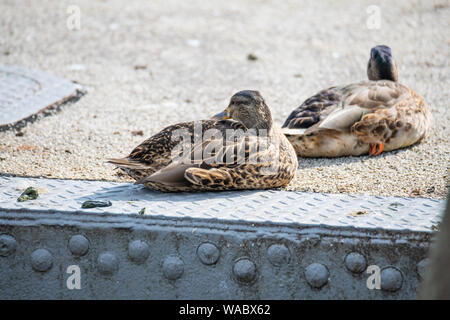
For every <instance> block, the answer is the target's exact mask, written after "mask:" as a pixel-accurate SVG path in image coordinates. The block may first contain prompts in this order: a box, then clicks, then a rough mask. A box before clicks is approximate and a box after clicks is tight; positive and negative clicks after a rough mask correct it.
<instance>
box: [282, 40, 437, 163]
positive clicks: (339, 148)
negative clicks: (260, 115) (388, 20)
mask: <svg viewBox="0 0 450 320" xmlns="http://www.w3.org/2000/svg"><path fill="white" fill-rule="evenodd" d="M367 76H368V79H369V80H368V81H362V82H359V83H353V84H349V85H344V86H334V87H331V88H328V89H325V90H322V91H320V92H318V93H317V94H315V95H313V96H312V97H310V98H308V99H306V100H305V101H304V102H303V103H302V104H301V105H300V106H299V107H298V108H297V109H295V110H294V111H292V113H291V114H290V115H289V116H288V118H287V119H286V121H285V122H284V124H283V125H282V131H283V133H284V134H285V135H286V137H287V138H288V140H289V141H290V142H291V143H292V145H293V146H294V149H295V151H296V153H297V155H298V156H300V157H330V158H331V157H341V156H360V155H365V154H368V155H369V156H378V155H380V154H381V153H382V152H383V151H392V150H396V149H400V148H405V147H408V146H410V145H413V144H415V143H417V142H419V141H421V140H422V139H423V138H424V137H425V136H426V135H427V134H428V133H429V131H430V128H431V121H432V115H431V109H430V106H429V105H428V104H427V103H426V102H425V100H424V99H423V98H422V97H421V96H420V95H419V94H418V93H417V92H415V91H414V90H413V89H411V88H409V87H407V86H405V85H402V84H400V83H398V65H397V62H396V61H395V60H394V58H393V56H392V50H391V48H389V47H388V46H385V45H378V46H375V47H373V48H372V49H371V51H370V58H369V62H368V65H367Z"/></svg>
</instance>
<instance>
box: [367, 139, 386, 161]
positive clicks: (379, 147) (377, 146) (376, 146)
mask: <svg viewBox="0 0 450 320" xmlns="http://www.w3.org/2000/svg"><path fill="white" fill-rule="evenodd" d="M383 150H384V143H382V142H380V143H371V144H369V156H374V157H376V156H378V155H380V154H381V153H382V152H383Z"/></svg>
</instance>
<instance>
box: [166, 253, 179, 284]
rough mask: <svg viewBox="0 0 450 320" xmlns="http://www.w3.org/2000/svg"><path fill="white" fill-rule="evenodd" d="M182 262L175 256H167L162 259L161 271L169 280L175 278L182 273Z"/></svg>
mask: <svg viewBox="0 0 450 320" xmlns="http://www.w3.org/2000/svg"><path fill="white" fill-rule="evenodd" d="M183 272H184V263H183V261H182V260H181V259H180V258H178V257H177V256H169V257H167V258H166V260H164V263H163V273H164V276H165V277H166V278H167V279H169V280H176V279H178V278H180V277H181V276H182V275H183Z"/></svg>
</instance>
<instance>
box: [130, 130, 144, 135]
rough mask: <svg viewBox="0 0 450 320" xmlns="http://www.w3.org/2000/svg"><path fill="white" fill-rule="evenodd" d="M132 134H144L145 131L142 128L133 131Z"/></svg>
mask: <svg viewBox="0 0 450 320" xmlns="http://www.w3.org/2000/svg"><path fill="white" fill-rule="evenodd" d="M131 134H132V135H133V136H143V135H144V131H142V130H133V131H131Z"/></svg>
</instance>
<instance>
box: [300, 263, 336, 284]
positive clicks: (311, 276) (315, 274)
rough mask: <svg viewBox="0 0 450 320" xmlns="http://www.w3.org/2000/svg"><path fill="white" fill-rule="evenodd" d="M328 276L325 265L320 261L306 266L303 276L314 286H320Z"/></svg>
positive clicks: (325, 281)
mask: <svg viewBox="0 0 450 320" xmlns="http://www.w3.org/2000/svg"><path fill="white" fill-rule="evenodd" d="M329 277H330V273H329V272H328V269H327V267H325V266H324V265H323V264H321V263H312V264H310V265H309V266H307V267H306V270H305V278H306V281H308V283H309V285H310V286H312V287H314V288H318V289H319V288H322V287H323V286H324V285H325V284H326V283H327V282H328V278H329Z"/></svg>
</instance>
